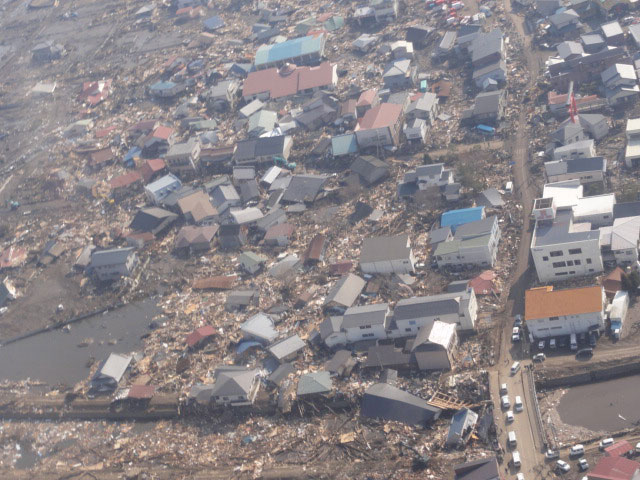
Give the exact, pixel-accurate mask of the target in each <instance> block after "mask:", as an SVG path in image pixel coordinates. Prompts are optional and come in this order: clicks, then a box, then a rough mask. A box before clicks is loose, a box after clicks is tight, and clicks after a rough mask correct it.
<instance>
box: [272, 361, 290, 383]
mask: <svg viewBox="0 0 640 480" xmlns="http://www.w3.org/2000/svg"><path fill="white" fill-rule="evenodd" d="M295 371H296V369H295V367H294V366H293V365H292V364H291V363H283V364H282V365H280V366H279V367H278V368H276V369H275V370H274V371H273V373H272V374H271V375H269V377H268V380H269V381H270V382H273V383H275V384H276V385H280V382H282V380H284V379H285V378H287V377H288V376H289V374H290V373H293V372H295Z"/></svg>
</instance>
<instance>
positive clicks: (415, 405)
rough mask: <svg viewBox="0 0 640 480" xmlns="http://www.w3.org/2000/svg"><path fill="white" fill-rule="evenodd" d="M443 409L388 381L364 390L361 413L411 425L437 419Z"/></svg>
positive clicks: (365, 415)
mask: <svg viewBox="0 0 640 480" xmlns="http://www.w3.org/2000/svg"><path fill="white" fill-rule="evenodd" d="M440 413H441V410H440V409H439V408H437V407H432V406H431V405H429V404H428V403H427V402H426V401H425V400H423V399H422V398H420V397H416V396H415V395H411V394H410V393H408V392H405V391H404V390H400V389H399V388H396V387H393V386H391V385H389V384H387V383H376V384H374V385H372V386H370V387H369V388H367V389H366V390H365V392H364V396H363V397H362V405H361V407H360V414H361V415H362V416H364V417H371V418H382V419H384V420H395V421H399V422H403V423H406V424H409V425H418V424H425V423H427V422H431V421H433V420H436V419H437V418H438V417H439V416H440Z"/></svg>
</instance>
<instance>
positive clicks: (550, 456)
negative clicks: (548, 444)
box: [544, 449, 560, 460]
mask: <svg viewBox="0 0 640 480" xmlns="http://www.w3.org/2000/svg"><path fill="white" fill-rule="evenodd" d="M559 456H560V452H559V451H557V450H551V449H549V450H547V451H546V452H544V458H546V459H547V460H553V459H554V458H558V457H559Z"/></svg>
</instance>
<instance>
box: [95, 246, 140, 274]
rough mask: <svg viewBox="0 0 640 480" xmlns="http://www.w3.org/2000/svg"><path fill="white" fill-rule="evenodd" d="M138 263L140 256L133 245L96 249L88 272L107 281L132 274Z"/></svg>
mask: <svg viewBox="0 0 640 480" xmlns="http://www.w3.org/2000/svg"><path fill="white" fill-rule="evenodd" d="M137 264H138V256H137V255H136V252H135V249H134V248H133V247H128V248H112V249H110V250H100V251H94V252H93V253H92V254H91V263H90V264H89V266H88V267H87V273H89V274H92V275H95V276H96V277H97V278H98V280H100V281H101V282H106V281H111V280H117V279H119V278H120V277H129V276H131V274H132V273H133V270H134V269H135V267H136V265H137Z"/></svg>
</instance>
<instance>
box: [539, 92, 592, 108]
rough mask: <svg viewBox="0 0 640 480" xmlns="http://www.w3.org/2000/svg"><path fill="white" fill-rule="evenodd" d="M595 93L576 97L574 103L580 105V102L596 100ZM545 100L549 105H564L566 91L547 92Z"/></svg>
mask: <svg viewBox="0 0 640 480" xmlns="http://www.w3.org/2000/svg"><path fill="white" fill-rule="evenodd" d="M597 99H598V96H597V95H586V96H584V97H580V98H576V105H580V104H581V103H588V102H592V101H594V100H597ZM547 100H548V101H549V104H551V105H564V104H565V103H567V94H566V93H556V92H553V91H551V92H549V93H547Z"/></svg>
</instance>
